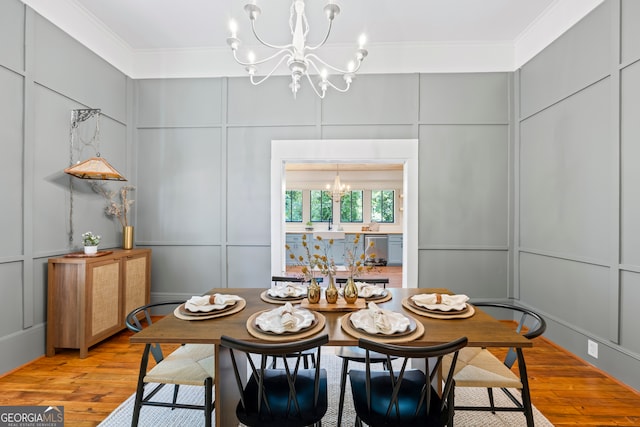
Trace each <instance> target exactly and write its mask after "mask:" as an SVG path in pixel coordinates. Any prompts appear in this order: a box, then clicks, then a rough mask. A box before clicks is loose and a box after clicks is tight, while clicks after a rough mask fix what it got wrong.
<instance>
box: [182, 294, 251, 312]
mask: <svg viewBox="0 0 640 427" xmlns="http://www.w3.org/2000/svg"><path fill="white" fill-rule="evenodd" d="M240 300H242V298H241V297H239V296H238V295H228V294H213V295H202V296H192V297H191V298H190V299H189V300H188V301H187V302H186V303H185V304H184V306H185V308H186V309H187V310H189V311H213V310H221V309H223V308H225V307H227V306H228V305H231V304H235V302H236V301H240Z"/></svg>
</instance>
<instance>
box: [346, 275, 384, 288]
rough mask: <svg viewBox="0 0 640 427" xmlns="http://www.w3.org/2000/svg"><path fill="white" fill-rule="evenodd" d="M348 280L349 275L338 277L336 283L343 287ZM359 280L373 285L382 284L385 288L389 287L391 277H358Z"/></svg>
mask: <svg viewBox="0 0 640 427" xmlns="http://www.w3.org/2000/svg"><path fill="white" fill-rule="evenodd" d="M347 280H349V278H348V277H336V284H338V285H340V287H342V285H344V284H345V283H347ZM354 280H355V279H354ZM357 281H358V282H366V283H371V284H372V285H382V287H383V288H385V289H386V288H387V285H388V284H389V278H388V277H368V278H367V277H358V279H357Z"/></svg>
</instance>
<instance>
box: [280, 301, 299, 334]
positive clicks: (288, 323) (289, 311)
mask: <svg viewBox="0 0 640 427" xmlns="http://www.w3.org/2000/svg"><path fill="white" fill-rule="evenodd" d="M280 310H281V315H280V323H281V324H282V328H283V329H284V330H285V331H290V330H292V329H295V327H296V318H295V317H294V316H293V306H292V305H291V303H290V302H288V303H286V304H285V305H284V306H283V307H281V308H280Z"/></svg>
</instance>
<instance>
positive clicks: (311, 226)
mask: <svg viewBox="0 0 640 427" xmlns="http://www.w3.org/2000/svg"><path fill="white" fill-rule="evenodd" d="M304 229H305V230H307V231H313V223H312V222H311V221H307V223H306V224H305V227H304Z"/></svg>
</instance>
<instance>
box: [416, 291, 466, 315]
mask: <svg viewBox="0 0 640 427" xmlns="http://www.w3.org/2000/svg"><path fill="white" fill-rule="evenodd" d="M411 299H412V300H413V302H415V303H416V304H417V305H419V306H421V307H425V308H428V309H429V310H441V311H452V310H456V311H459V310H464V308H465V307H466V306H467V301H469V297H468V296H466V295H464V294H460V295H447V294H418V295H414V296H412V297H411Z"/></svg>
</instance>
